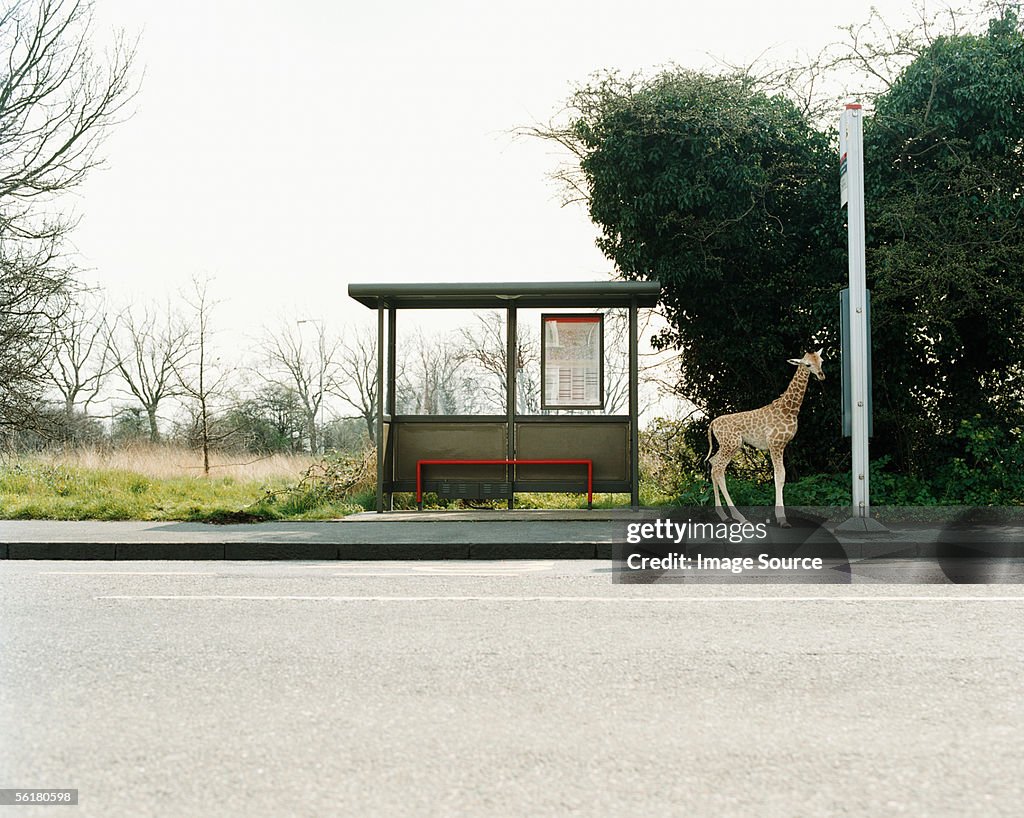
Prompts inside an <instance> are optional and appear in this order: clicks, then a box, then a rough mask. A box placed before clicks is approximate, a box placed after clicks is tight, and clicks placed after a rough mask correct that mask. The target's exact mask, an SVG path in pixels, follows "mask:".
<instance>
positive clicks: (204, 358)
mask: <svg viewBox="0 0 1024 818" xmlns="http://www.w3.org/2000/svg"><path fill="white" fill-rule="evenodd" d="M185 301H186V303H187V304H188V305H189V307H190V308H191V310H192V316H191V319H192V320H191V324H192V330H191V333H190V335H191V338H190V339H189V341H188V343H187V344H186V346H187V350H188V354H187V355H186V356H184V357H182V358H181V359H178V360H175V361H174V362H173V364H172V365H173V367H174V371H175V375H176V376H177V379H178V384H179V386H180V387H181V395H182V396H183V397H185V398H187V399H189V400H190V401H191V402H192V404H193V408H194V421H195V430H196V432H197V433H198V437H199V446H200V449H201V450H202V452H203V474H204V475H207V476H209V474H210V447H211V445H212V444H213V443H215V442H219V441H222V440H223V439H224V438H225V436H227V435H230V431H228V430H225V431H223V432H215V431H214V427H213V423H212V422H211V415H212V412H213V408H214V407H213V404H214V402H215V401H216V400H217V399H218V397H220V396H221V394H222V392H223V389H224V385H225V382H226V380H227V374H226V373H225V372H224V371H223V370H220V369H219V368H218V366H217V360H216V359H215V358H214V357H213V354H212V349H211V340H212V330H211V318H212V316H213V310H214V309H215V308H216V306H217V304H218V303H219V302H217V301H213V300H211V298H210V279H209V278H208V277H207V278H200V277H196V278H193V279H192V292H191V293H190V294H189V295H188V296H186V298H185Z"/></svg>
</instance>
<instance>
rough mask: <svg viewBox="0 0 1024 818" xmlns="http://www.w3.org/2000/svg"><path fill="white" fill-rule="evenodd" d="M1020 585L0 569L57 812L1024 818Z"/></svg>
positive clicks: (14, 669)
mask: <svg viewBox="0 0 1024 818" xmlns="http://www.w3.org/2000/svg"><path fill="white" fill-rule="evenodd" d="M1022 621H1024V586H1020V585H982V586H964V585H959V586H957V585H949V584H946V585H890V584H885V583H879V582H864V583H860V584H853V585H843V584H837V585H783V586H780V585H770V586H769V585H715V584H701V585H667V586H640V585H614V584H612V582H611V580H610V574H609V567H608V563H607V562H586V561H573V562H564V563H563V562H554V563H553V562H529V561H526V562H524V561H518V562H501V563H494V562H472V563H459V562H449V563H423V562H415V563H400V562H388V563H368V562H359V563H344V562H329V563H322V564H321V563H279V562H278V563H257V562H245V563H232V562H216V563H189V562H180V561H176V562H152V561H147V562H139V563H131V562H117V563H103V562H87V563H86V562H81V563H75V562H67V561H61V562H39V561H27V562H21V561H6V562H4V563H2V564H0V787H48V788H56V787H76V788H78V789H79V806H77V807H76V806H62V807H50V808H36V807H22V806H18V807H14V806H8V807H3V806H0V815H7V814H10V815H12V816H15V818H22V816H24V818H29V817H30V816H38V815H56V816H69V815H77V816H103V818H111V817H113V816H132V818H136V817H138V818H144V817H145V816H274V817H275V818H280V817H281V816H328V815H365V816H375V817H376V816H406V815H417V816H418V815H438V816H448V815H471V816H502V817H503V818H507V817H508V816H519V815H523V816H548V815H552V816H555V815H557V816H561V815H586V816H591V815H609V816H661V815H711V816H721V815H779V816H795V815H871V816H877V815H935V816H942V815H949V816H961V815H967V814H971V815H1007V816H1009V815H1014V816H1017V815H1020V810H1021V807H1020V805H1021V803H1024V784H1022V782H1024V766H1022V759H1024V695H1022V694H1024V636H1022V628H1021V623H1022Z"/></svg>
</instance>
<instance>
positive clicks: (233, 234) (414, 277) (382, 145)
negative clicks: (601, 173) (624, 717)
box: [69, 0, 911, 332]
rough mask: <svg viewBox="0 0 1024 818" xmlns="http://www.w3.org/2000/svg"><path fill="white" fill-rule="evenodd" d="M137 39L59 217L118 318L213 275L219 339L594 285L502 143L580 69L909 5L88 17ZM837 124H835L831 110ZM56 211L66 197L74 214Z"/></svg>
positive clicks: (865, 1) (452, 8)
mask: <svg viewBox="0 0 1024 818" xmlns="http://www.w3.org/2000/svg"><path fill="white" fill-rule="evenodd" d="M96 2H97V16H98V20H97V23H98V28H99V29H100V30H101V31H109V30H110V28H112V27H121V28H124V29H126V30H127V31H128V32H129V33H136V34H140V35H141V39H140V42H139V48H138V63H139V67H140V69H143V70H144V76H143V77H142V81H141V90H140V92H139V95H138V97H137V99H136V101H135V110H136V113H135V115H134V117H133V118H132V119H130V120H129V121H127V122H125V123H123V124H122V125H120V126H119V127H117V129H116V130H115V131H114V132H113V133H112V134H111V136H110V138H109V139H108V140H107V142H106V143H105V145H104V148H103V151H104V153H105V156H106V157H107V167H106V168H105V169H104V170H101V171H98V172H96V173H94V174H93V175H92V177H91V178H90V179H89V180H88V182H87V184H86V185H85V186H84V187H83V188H82V189H81V190H80V192H79V195H78V196H76V197H75V198H74V200H73V206H74V207H75V209H76V211H77V212H78V213H79V214H80V215H81V217H82V220H81V225H80V227H79V229H78V230H77V231H76V233H75V234H74V240H75V245H76V247H77V249H78V251H79V253H80V263H81V264H82V265H83V266H84V267H85V268H87V269H88V272H87V273H86V275H85V277H86V278H87V279H88V280H90V281H92V282H96V283H99V284H101V285H103V286H104V287H105V288H106V289H107V290H108V291H109V292H110V294H111V295H112V297H113V298H114V300H115V301H118V300H123V299H125V298H128V297H129V295H131V296H133V297H135V298H137V299H143V298H146V297H148V296H150V295H151V294H158V293H164V292H167V291H173V290H174V289H175V288H183V287H185V286H186V285H187V283H188V281H189V279H190V278H191V277H192V276H193V275H195V274H208V275H211V276H214V277H215V278H216V287H215V289H216V292H217V294H218V295H219V296H220V297H221V298H222V299H225V304H224V305H223V306H222V308H221V315H220V320H221V323H222V324H225V325H227V327H228V328H230V329H232V330H234V331H237V332H256V331H258V329H259V327H260V326H261V325H265V324H272V323H275V322H276V321H277V320H279V318H280V317H281V316H282V315H284V314H288V315H292V316H298V317H313V318H323V319H325V320H326V321H328V322H331V324H332V325H334V324H339V325H340V324H347V323H351V322H352V321H353V320H354V319H362V320H366V319H369V318H370V315H369V311H367V310H366V309H365V308H363V307H360V306H359V305H357V304H355V302H351V301H350V300H349V299H348V297H347V294H346V288H347V285H348V284H349V283H350V282H353V281H357V282H370V281H385V280H386V281H467V280H543V279H545V278H548V279H565V280H570V279H572V280H587V279H604V278H607V277H608V276H609V275H610V274H611V273H612V266H611V264H610V263H609V262H608V261H607V260H606V259H605V258H604V257H603V256H602V255H601V254H600V253H599V252H598V251H597V250H596V249H595V247H594V238H595V236H596V231H595V230H594V228H593V227H592V225H591V224H590V222H589V220H588V218H587V214H586V212H585V210H584V209H583V208H582V207H581V206H578V205H577V206H570V207H565V208H563V207H562V206H561V199H560V191H559V189H558V188H557V186H556V184H555V183H554V182H552V181H551V180H550V179H549V178H548V174H549V173H551V172H552V171H553V170H554V169H555V168H556V167H557V166H558V163H559V161H560V157H559V155H558V154H556V153H555V152H554V149H553V146H551V145H549V144H546V143H543V142H540V141H537V140H530V139H521V138H520V139H515V138H513V137H512V135H511V131H512V130H513V129H515V128H516V127H518V126H523V125H529V124H531V123H535V122H538V121H547V120H549V119H550V118H551V117H552V116H553V115H555V114H557V112H558V111H559V110H560V109H561V108H562V106H563V104H564V102H565V101H566V100H567V98H568V97H569V95H570V94H571V92H572V89H573V87H574V85H576V84H579V83H583V82H585V81H586V79H587V78H588V76H590V75H591V74H592V73H593V72H595V71H600V70H604V69H620V70H622V71H627V72H629V71H634V70H651V69H655V68H657V67H658V66H661V65H665V64H668V63H673V62H674V63H678V64H680V65H684V66H686V67H693V68H700V67H709V66H712V65H713V64H714V60H715V59H716V58H717V59H724V60H726V61H728V62H730V63H733V64H737V63H747V62H750V61H752V60H754V59H755V58H756V57H757V56H758V55H760V54H762V53H763V52H765V51H767V50H771V52H772V54H773V55H774V56H775V57H776V58H778V59H785V58H786V57H788V56H791V55H793V54H795V53H798V52H801V51H810V52H817V51H818V50H819V49H820V48H821V47H822V46H823V45H825V44H826V43H828V42H830V41H832V40H835V39H837V38H838V37H839V36H840V33H839V31H838V27H839V26H840V25H843V24H846V23H850V22H859V21H863V20H865V19H866V18H867V14H868V8H869V6H870V5H876V6H879V7H880V8H881V9H882V10H883V14H884V15H885V16H886V18H887V19H891V20H893V21H902V20H903V19H904V18H905V17H906V16H907V15H908V14H909V13H910V9H911V3H910V0H899V2H896V1H895V0H882V2H877V0H876V2H875V3H873V4H872V3H871V2H869V0H852V1H851V2H846V3H841V4H840V3H822V2H821V0H797V2H790V3H785V4H777V3H764V2H746V1H744V2H718V3H707V2H699V3H697V2H693V3H687V2H679V0H674V2H668V1H667V0H635V2H632V3H623V2H621V0H614V2H611V1H609V0H586V2H579V1H578V0H569V1H568V2H566V1H564V0H544V2H538V1H537V0H519V2H515V3H495V2H491V3H482V2H480V3H473V2H456V0H441V1H440V2H438V1H436V0H422V1H421V2H406V1H404V0H403V1H402V2H384V3H369V2H365V3H352V2H346V0H342V1H341V2H337V0H335V1H334V2H321V1H320V0H295V1H294V2H292V3H289V4H283V3H279V2H273V3H271V2H266V1H265V0H245V1H244V2H242V0H178V2H174V3H168V2H166V0H162V1H161V2H151V1H150V0H96ZM837 116H838V112H837ZM71 203H72V202H69V204H71Z"/></svg>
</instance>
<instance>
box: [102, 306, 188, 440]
mask: <svg viewBox="0 0 1024 818" xmlns="http://www.w3.org/2000/svg"><path fill="white" fill-rule="evenodd" d="M109 343H110V350H111V355H112V356H113V364H114V368H115V369H116V371H117V372H118V373H119V374H120V376H121V378H122V380H123V381H124V387H125V391H126V392H128V393H129V394H131V395H133V396H134V397H135V398H136V399H137V400H138V401H139V403H140V404H142V407H143V409H145V411H146V416H147V418H148V419H149V439H150V441H151V442H153V443H156V442H158V441H159V440H160V428H159V425H158V423H157V417H158V415H157V412H158V411H159V408H160V404H161V403H163V402H164V401H166V400H167V399H168V398H173V397H178V396H179V395H181V394H182V387H181V382H180V379H179V378H178V374H177V373H178V371H179V370H180V369H181V368H182V366H183V365H184V364H185V361H186V360H187V359H188V357H189V355H190V354H191V353H192V349H193V346H194V341H193V339H192V333H191V331H190V330H189V328H188V325H187V324H186V323H185V321H184V320H183V319H182V318H181V316H180V315H178V314H177V313H176V312H174V311H173V310H172V309H171V306H170V304H169V303H168V304H167V306H166V308H165V309H164V310H162V311H161V310H158V309H156V308H155V307H152V306H151V307H147V308H145V309H144V310H143V312H142V315H141V317H140V318H138V319H137V318H136V317H135V316H134V315H132V313H131V312H130V311H128V310H126V311H125V314H124V320H123V321H122V324H121V327H120V328H119V329H118V330H117V331H111V333H110V336H109Z"/></svg>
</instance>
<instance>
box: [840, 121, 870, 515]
mask: <svg viewBox="0 0 1024 818" xmlns="http://www.w3.org/2000/svg"><path fill="white" fill-rule="evenodd" d="M863 137H864V132H863V121H862V110H861V106H860V105H856V104H853V105H847V106H846V109H845V110H844V111H843V114H842V118H841V119H840V123H839V152H840V199H841V202H842V204H844V205H846V221H847V231H848V239H849V262H850V282H849V284H850V297H849V314H848V316H847V322H846V325H847V326H848V327H849V329H850V347H849V360H850V367H849V372H850V387H851V410H852V416H851V436H850V439H851V444H852V455H853V457H852V461H853V475H852V477H853V507H852V509H851V511H852V519H851V521H850V522H851V523H854V524H855V526H856V524H857V523H858V522H861V524H862V525H864V526H865V527H868V526H867V520H868V519H869V518H870V516H871V501H870V485H869V483H870V475H869V471H868V431H869V430H868V408H869V401H868V360H869V358H868V337H869V335H868V325H867V292H866V291H867V281H866V276H865V264H864V255H865V254H864V138H863Z"/></svg>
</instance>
